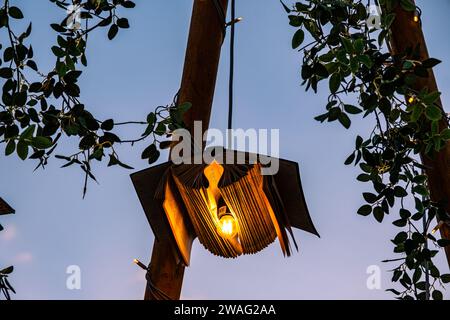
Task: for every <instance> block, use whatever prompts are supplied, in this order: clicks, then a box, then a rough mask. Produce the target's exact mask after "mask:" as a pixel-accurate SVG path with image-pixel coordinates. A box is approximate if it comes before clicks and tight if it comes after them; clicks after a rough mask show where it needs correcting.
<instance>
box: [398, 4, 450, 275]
mask: <svg viewBox="0 0 450 320" xmlns="http://www.w3.org/2000/svg"><path fill="white" fill-rule="evenodd" d="M394 13H395V20H394V22H393V24H392V26H391V51H392V53H393V54H397V53H400V54H402V53H405V52H406V51H407V49H409V48H416V47H417V46H419V48H420V49H419V50H420V51H419V52H420V59H421V60H425V59H428V58H429V55H428V50H427V45H426V42H425V37H424V35H423V31H422V27H421V23H420V22H415V21H414V14H415V13H414V12H409V11H406V10H404V9H403V8H402V7H401V6H400V5H397V7H396V8H395V9H394ZM423 88H428V90H429V91H430V92H432V91H438V86H437V83H436V78H435V76H434V73H433V71H432V70H429V76H428V78H418V79H417V81H416V83H415V88H414V89H415V90H417V91H420V90H421V89H423ZM437 103H438V104H439V106H440V107H441V109H442V110H443V106H442V101H441V99H439V101H438V102H437ZM447 127H448V124H447V122H446V120H445V119H443V120H441V122H440V129H441V130H443V129H445V128H447ZM421 158H422V162H423V164H424V165H425V166H427V167H428V168H429V169H427V170H426V174H427V176H428V181H429V186H430V190H431V199H432V200H433V201H436V202H439V201H444V202H446V203H447V206H446V209H447V212H450V144H449V143H447V145H446V146H445V149H443V150H442V151H441V152H439V153H438V154H437V155H436V156H435V157H434V158H433V159H431V158H430V157H428V156H427V155H425V154H422V155H421ZM440 230H441V236H442V238H444V239H450V227H449V226H448V225H446V224H445V225H443V226H442V228H441V229H440ZM445 251H446V254H447V261H448V264H449V266H450V247H449V246H447V247H446V248H445Z"/></svg>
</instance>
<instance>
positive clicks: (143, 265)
mask: <svg viewBox="0 0 450 320" xmlns="http://www.w3.org/2000/svg"><path fill="white" fill-rule="evenodd" d="M133 262H134V263H135V264H136V265H138V266H139V267H141V268H142V269H144V270H147V267H146V266H145V264H143V263H142V262H140V261H139V260H138V259H134V260H133Z"/></svg>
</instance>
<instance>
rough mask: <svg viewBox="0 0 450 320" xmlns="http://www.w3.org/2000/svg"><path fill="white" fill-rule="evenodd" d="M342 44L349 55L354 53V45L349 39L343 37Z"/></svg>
mask: <svg viewBox="0 0 450 320" xmlns="http://www.w3.org/2000/svg"><path fill="white" fill-rule="evenodd" d="M341 41H342V44H343V45H344V49H345V51H346V52H347V53H353V51H354V48H353V43H352V40H350V39H349V38H345V37H341Z"/></svg>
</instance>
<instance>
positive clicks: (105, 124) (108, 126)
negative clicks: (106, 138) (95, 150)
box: [101, 119, 114, 131]
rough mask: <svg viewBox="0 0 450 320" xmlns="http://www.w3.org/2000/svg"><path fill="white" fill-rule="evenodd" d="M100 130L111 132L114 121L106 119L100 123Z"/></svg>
mask: <svg viewBox="0 0 450 320" xmlns="http://www.w3.org/2000/svg"><path fill="white" fill-rule="evenodd" d="M101 128H102V130H105V131H111V130H112V129H113V128H114V120H113V119H108V120H105V121H103V122H102V125H101Z"/></svg>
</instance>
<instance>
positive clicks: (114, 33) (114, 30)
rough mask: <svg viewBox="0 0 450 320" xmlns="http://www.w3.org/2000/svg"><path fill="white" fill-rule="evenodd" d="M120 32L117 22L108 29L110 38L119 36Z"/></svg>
mask: <svg viewBox="0 0 450 320" xmlns="http://www.w3.org/2000/svg"><path fill="white" fill-rule="evenodd" d="M118 32H119V27H118V26H117V25H116V24H113V25H111V27H110V28H109V31H108V39H109V40H112V39H114V38H115V37H116V36H117V33H118Z"/></svg>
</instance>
